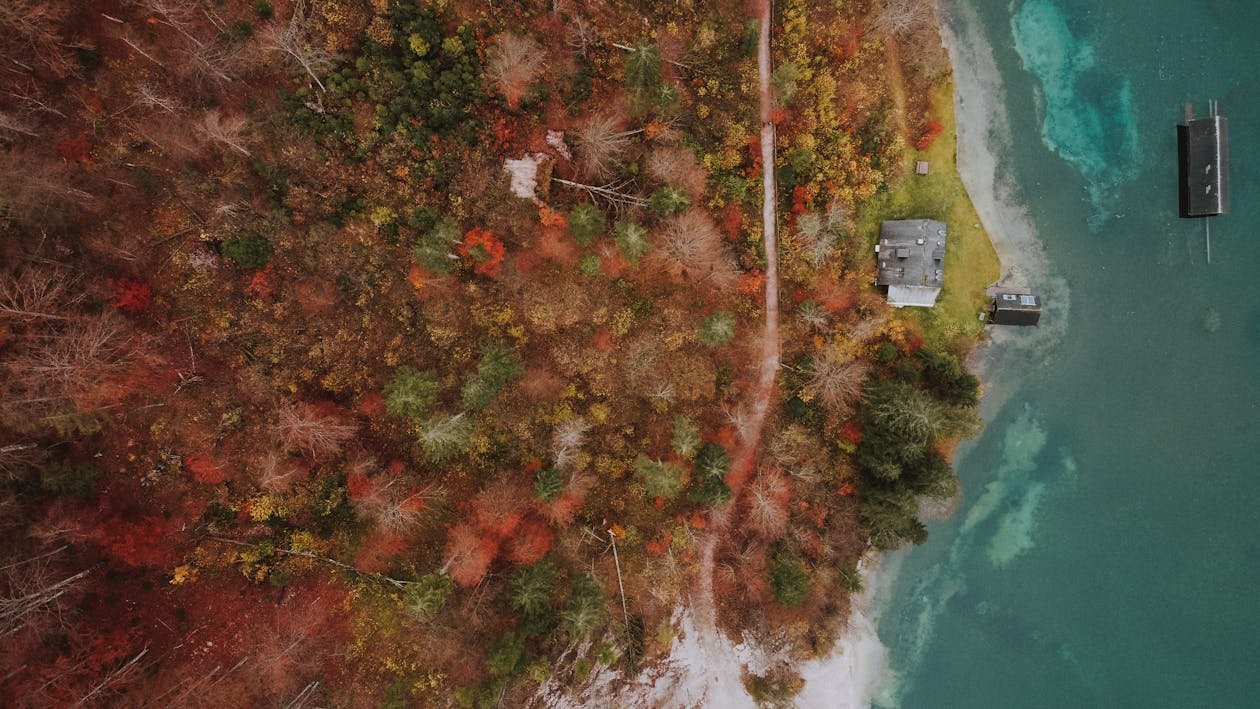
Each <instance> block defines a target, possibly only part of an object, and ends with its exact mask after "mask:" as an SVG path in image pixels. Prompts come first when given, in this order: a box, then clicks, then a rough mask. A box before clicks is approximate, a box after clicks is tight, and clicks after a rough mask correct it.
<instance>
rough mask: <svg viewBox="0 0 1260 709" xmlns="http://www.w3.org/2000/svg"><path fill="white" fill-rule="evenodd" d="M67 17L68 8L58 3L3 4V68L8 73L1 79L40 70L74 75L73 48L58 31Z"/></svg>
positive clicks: (13, 0) (23, 0)
mask: <svg viewBox="0 0 1260 709" xmlns="http://www.w3.org/2000/svg"><path fill="white" fill-rule="evenodd" d="M65 15H66V8H65V7H64V5H63V4H62V3H60V2H56V1H55V0H4V2H0V66H3V68H4V70H5V71H3V72H0V75H4V76H7V75H8V74H9V73H11V72H17V73H19V74H33V73H35V71H37V70H41V69H42V70H46V71H50V72H52V73H53V74H54V75H56V76H69V75H70V74H72V73H74V69H75V65H74V59H73V57H72V56H71V54H70V50H71V49H72V47H71V46H70V45H69V44H67V43H66V42H65V40H64V39H63V38H62V37H61V34H60V32H59V31H58V28H59V27H60V26H61V23H62V21H63V20H64V19H65ZM28 62H29V63H28Z"/></svg>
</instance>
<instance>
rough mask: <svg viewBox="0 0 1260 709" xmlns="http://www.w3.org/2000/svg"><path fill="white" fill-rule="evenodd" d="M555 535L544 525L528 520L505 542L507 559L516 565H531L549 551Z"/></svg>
mask: <svg viewBox="0 0 1260 709" xmlns="http://www.w3.org/2000/svg"><path fill="white" fill-rule="evenodd" d="M555 539H556V535H555V533H554V532H552V531H551V528H550V527H548V526H547V525H546V524H545V523H543V522H542V521H541V520H538V519H529V520H527V521H526V522H525V523H524V524H522V525H521V526H520V528H518V529H517V531H516V533H515V534H514V535H512V536H511V537H510V538H509V539H508V540H507V544H506V547H507V557H508V559H510V560H511V561H513V562H515V563H517V564H532V563H534V562H536V561H538V560H540V559H542V558H543V557H544V556H546V555H547V552H549V551H551V547H552V545H553V544H554V543H555Z"/></svg>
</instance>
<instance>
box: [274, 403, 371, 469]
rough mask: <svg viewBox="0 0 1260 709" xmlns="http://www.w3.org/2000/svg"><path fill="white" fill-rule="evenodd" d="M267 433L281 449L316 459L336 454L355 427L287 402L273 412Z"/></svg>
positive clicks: (313, 408) (335, 417) (349, 437)
mask: <svg viewBox="0 0 1260 709" xmlns="http://www.w3.org/2000/svg"><path fill="white" fill-rule="evenodd" d="M271 430H272V432H273V433H274V434H275V435H276V437H277V438H278V439H279V440H280V444H281V446H283V447H284V448H285V450H299V451H302V452H303V453H305V454H306V455H308V456H310V457H311V458H314V459H316V460H319V459H323V458H329V457H332V456H334V455H336V454H337V453H339V452H340V451H341V446H342V445H344V444H345V443H346V442H347V441H349V440H350V439H351V438H354V435H355V434H356V433H358V431H359V428H358V426H355V425H354V424H351V423H346V422H345V421H344V420H342V419H341V418H340V417H338V416H336V415H333V414H326V413H323V412H321V411H319V410H318V409H317V408H315V407H314V406H311V405H310V404H306V403H296V404H294V403H290V404H284V405H281V406H280V407H279V408H278V409H276V421H275V423H274V424H272V427H271Z"/></svg>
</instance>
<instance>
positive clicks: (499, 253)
mask: <svg viewBox="0 0 1260 709" xmlns="http://www.w3.org/2000/svg"><path fill="white" fill-rule="evenodd" d="M456 250H457V251H458V252H459V255H460V256H463V257H465V258H467V259H469V260H470V261H472V265H473V273H476V274H479V275H482V276H497V275H499V266H501V265H502V264H503V256H504V254H505V253H507V249H505V248H504V246H503V242H502V241H499V240H498V239H496V238H495V237H494V234H491V233H490V232H489V231H487V230H485V229H472V230H470V231H469V232H468V233H467V234H464V241H463V243H461V244H460V245H459V247H458V248H457V249H456Z"/></svg>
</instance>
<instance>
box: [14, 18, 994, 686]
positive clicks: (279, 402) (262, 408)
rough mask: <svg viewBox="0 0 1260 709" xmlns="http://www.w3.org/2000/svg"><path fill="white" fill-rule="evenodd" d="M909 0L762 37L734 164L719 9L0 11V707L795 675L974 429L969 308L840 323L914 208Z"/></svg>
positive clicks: (921, 141)
mask: <svg viewBox="0 0 1260 709" xmlns="http://www.w3.org/2000/svg"><path fill="white" fill-rule="evenodd" d="M930 5H931V4H930V3H917V2H912V1H910V0H891V1H889V2H884V1H883V0H874V1H872V0H844V1H841V0H835V1H834V2H833V1H831V0H826V1H823V0H782V1H781V2H778V3H776V4H775V6H774V8H773V17H772V19H771V24H770V27H769V29H770V32H769V37H770V43H771V47H772V57H773V66H774V70H773V74H772V75H771V80H770V84H771V87H772V91H773V99H772V100H773V110H772V111H771V114H770V115H771V117H770V121H771V122H772V123H773V127H774V129H775V132H776V133H777V137H776V138H775V144H774V145H773V146H770V152H769V153H768V154H770V155H773V156H774V160H773V162H774V164H773V165H766V164H764V162H765V161H764V160H763V158H762V155H763V152H762V147H763V146H762V145H761V138H760V136H761V135H762V133H761V128H762V120H761V115H762V114H761V112H760V109H759V103H758V59H757V50H758V41H759V34H760V30H761V23H760V21H759V19H758V14H757V11H756V7H755V6H756V3H746V2H742V1H741V0H717V1H716V2H692V1H690V0H683V1H681V2H671V3H664V2H650V1H648V0H605V1H598V0H499V1H497V2H469V1H464V0H271V1H268V0H257V1H256V2H255V1H253V0H103V1H102V2H93V3H79V2H73V1H72V0H6V1H5V2H3V3H0V530H2V532H3V535H4V538H5V540H6V543H5V545H4V552H3V555H2V556H0V634H2V636H3V639H2V640H0V703H2V704H4V705H5V706H15V707H48V706H111V707H112V706H124V707H132V706H135V707H149V706H179V707H230V706H284V707H303V706H337V707H341V706H345V707H350V706H355V707H358V706H368V707H378V706H391V707H394V706H396V707H404V706H461V707H474V706H475V707H494V706H530V705H535V704H541V703H542V702H543V699H542V698H543V697H544V696H545V695H547V694H548V693H558V692H572V693H573V696H574V697H581V696H582V694H581V692H582V691H583V690H582V688H583V687H591V686H600V687H605V688H615V687H616V686H618V683H624V682H629V681H631V680H633V679H634V678H635V677H637V676H638V675H639V674H640V673H642V672H645V671H650V669H651V668H652V667H653V666H654V664H655V663H659V662H660V661H661V660H663V659H664V658H665V657H667V656H668V654H669V651H670V647H671V643H672V641H673V640H674V637H675V633H676V626H675V624H674V620H675V618H676V613H677V611H678V609H679V608H683V607H687V606H688V605H689V604H706V603H707V604H711V608H712V610H713V612H714V614H715V615H714V617H715V619H716V620H715V622H716V624H717V626H718V627H719V628H720V629H721V630H722V631H723V632H725V633H728V634H730V635H731V636H732V637H739V636H740V634H745V633H746V634H749V635H750V636H751V637H756V638H760V639H762V640H763V641H764V642H766V643H767V644H773V645H776V646H779V647H783V648H786V651H785V652H786V654H785V656H788V657H797V658H808V657H814V656H818V655H822V654H825V653H827V652H828V651H829V650H830V649H831V647H832V646H833V645H834V643H835V640H836V638H837V637H838V636H839V634H840V633H842V632H843V630H844V623H845V620H846V618H847V617H848V611H849V600H848V599H849V596H850V594H852V593H855V592H857V591H859V590H860V588H861V584H862V577H861V575H860V574H859V572H858V562H859V560H860V559H861V558H862V557H863V555H864V554H866V553H867V552H868V551H869V550H871V549H876V550H885V549H892V548H896V547H898V546H901V545H903V544H906V543H916V542H922V541H923V539H924V538H925V537H926V531H925V528H924V526H923V524H922V522H921V521H920V517H921V513H922V510H923V509H924V508H925V505H924V500H925V499H926V500H937V501H942V500H949V499H950V498H952V497H954V496H955V495H956V493H957V491H958V481H957V478H956V477H955V476H954V473H953V471H952V469H951V465H950V458H951V455H952V450H953V446H954V445H956V443H957V442H958V441H959V440H960V439H962V438H965V437H968V436H971V435H974V434H975V433H976V432H977V431H978V428H979V425H980V423H979V419H978V416H977V414H976V413H975V407H976V403H977V401H978V399H979V396H980V388H979V383H978V381H977V380H976V378H975V377H973V376H971V375H970V374H968V373H967V372H966V371H965V369H964V368H963V365H962V361H963V359H964V358H965V356H966V354H967V352H968V351H969V349H970V347H971V346H972V345H973V343H974V340H975V338H976V337H977V335H978V334H979V329H978V327H979V326H978V324H977V323H976V321H975V317H974V310H972V311H970V312H968V313H966V317H965V318H956V319H951V318H950V317H948V316H947V315H946V314H936V313H932V312H925V313H906V312H901V311H894V310H893V309H892V308H890V307H889V306H888V305H887V303H886V302H885V298H884V295H883V294H882V293H881V292H879V290H877V289H876V287H875V286H874V275H875V264H874V260H873V252H872V247H873V244H874V242H875V232H876V229H873V228H872V225H875V224H877V222H878V220H879V219H881V218H889V217H892V218H900V217H904V216H922V217H927V218H944V215H945V214H948V210H949V209H950V205H948V204H938V203H935V202H930V200H929V201H928V202H930V203H928V202H923V201H920V202H919V203H916V208H917V209H918V211H916V212H915V213H914V214H898V213H895V212H896V210H897V209H900V208H901V207H900V206H897V205H900V204H902V203H901V202H897V201H896V200H895V199H893V198H892V196H891V195H894V194H896V193H897V191H898V190H900V189H904V188H903V185H913V184H915V183H912V182H910V181H912V180H914V179H918V178H915V177H914V175H913V174H912V172H913V170H912V168H911V164H912V161H913V159H914V158H915V157H916V156H917V155H919V154H920V153H922V152H923V151H927V150H929V149H932V148H933V146H934V144H935V142H936V141H937V140H938V139H939V140H942V141H944V140H952V136H951V135H949V131H943V123H942V121H943V120H944V118H943V117H942V116H941V115H938V113H939V110H938V107H937V104H936V103H935V102H934V100H933V97H934V96H935V95H936V94H937V93H938V92H939V90H940V89H941V88H942V87H947V85H948V82H949V80H950V77H949V67H948V63H947V61H946V58H945V56H944V53H943V50H941V49H940V48H939V44H940V42H939V38H938V37H937V35H936V29H935V18H934V17H933V16H932V14H931V9H930ZM924 6H926V7H924ZM950 120H952V116H951V118H950ZM951 125H952V124H951ZM951 157H952V156H951ZM940 169H941V170H946V171H947V170H948V167H947V166H946V165H941V166H940ZM767 170H770V171H773V176H774V178H775V182H777V185H778V191H777V194H776V195H774V196H773V198H774V203H773V206H774V213H775V215H776V217H775V220H776V224H777V231H778V244H777V249H776V251H775V253H774V257H775V258H776V264H777V272H776V273H775V278H774V280H776V281H777V283H773V282H771V283H770V284H769V285H768V282H767V270H768V263H767V254H766V253H765V244H766V242H767V240H766V239H765V238H764V236H765V226H764V222H763V218H762V200H763V177H764V176H765V171H767ZM933 179H934V178H933ZM933 210H936V213H933ZM770 285H773V286H776V290H775V297H776V298H777V302H778V303H779V309H780V312H781V315H779V316H778V317H779V318H780V319H779V324H778V343H777V345H776V346H777V347H778V348H779V349H781V356H780V359H779V362H778V367H777V369H776V370H775V371H774V372H773V377H774V378H773V386H772V388H767V389H766V390H765V395H766V396H767V397H769V399H768V401H769V407H768V413H766V414H765V422H764V427H762V426H760V425H756V426H755V425H754V424H753V423H752V422H753V419H754V418H755V414H754V412H753V411H752V409H751V408H750V404H749V401H750V396H752V394H751V393H752V392H755V391H756V390H757V386H756V382H757V379H758V366H759V365H760V364H761V356H762V355H761V353H762V351H763V345H764V344H765V343H764V342H763V341H762V339H763V333H764V332H765V330H764V329H763V326H764V323H765V321H766V308H765V304H766V302H767V298H766V289H767V288H768V287H770ZM951 287H954V288H956V287H955V286H951V284H950V283H949V282H947V285H946V289H947V291H948V290H949V289H950V288H951ZM959 297H960V298H964V299H965V298H966V297H968V296H967V295H966V294H965V293H964V294H963V295H960V296H959ZM776 351H777V350H776ZM740 450H747V451H749V452H750V453H749V454H750V455H751V457H749V458H748V459H747V460H746V461H742V460H741V458H740V456H739V454H738V452H739V451H740ZM706 545H710V546H709V548H710V549H711V553H710V554H709V556H708V559H709V561H708V562H704V561H703V560H702V557H703V556H704V554H702V553H701V550H703V549H705V548H706ZM702 576H703V578H701V577H702ZM697 583H701V587H703V588H705V589H711V598H699V597H698V596H695V595H693V594H694V588H696V584H697ZM701 595H702V594H701ZM740 681H742V682H744V684H745V686H747V687H748V688H749V692H750V694H752V696H753V697H754V698H757V699H758V700H759V701H764V702H766V703H767V704H768V705H773V703H774V702H776V701H779V700H783V699H785V698H790V697H791V696H792V693H793V692H794V691H795V688H796V687H798V686H799V678H798V677H796V676H795V675H794V674H793V672H792V670H791V667H790V665H788V664H785V665H784V666H783V667H781V668H778V669H777V670H775V671H774V672H771V673H769V674H766V675H763V676H757V675H752V674H748V675H747V676H745V677H742V678H740ZM606 691H613V689H606Z"/></svg>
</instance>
